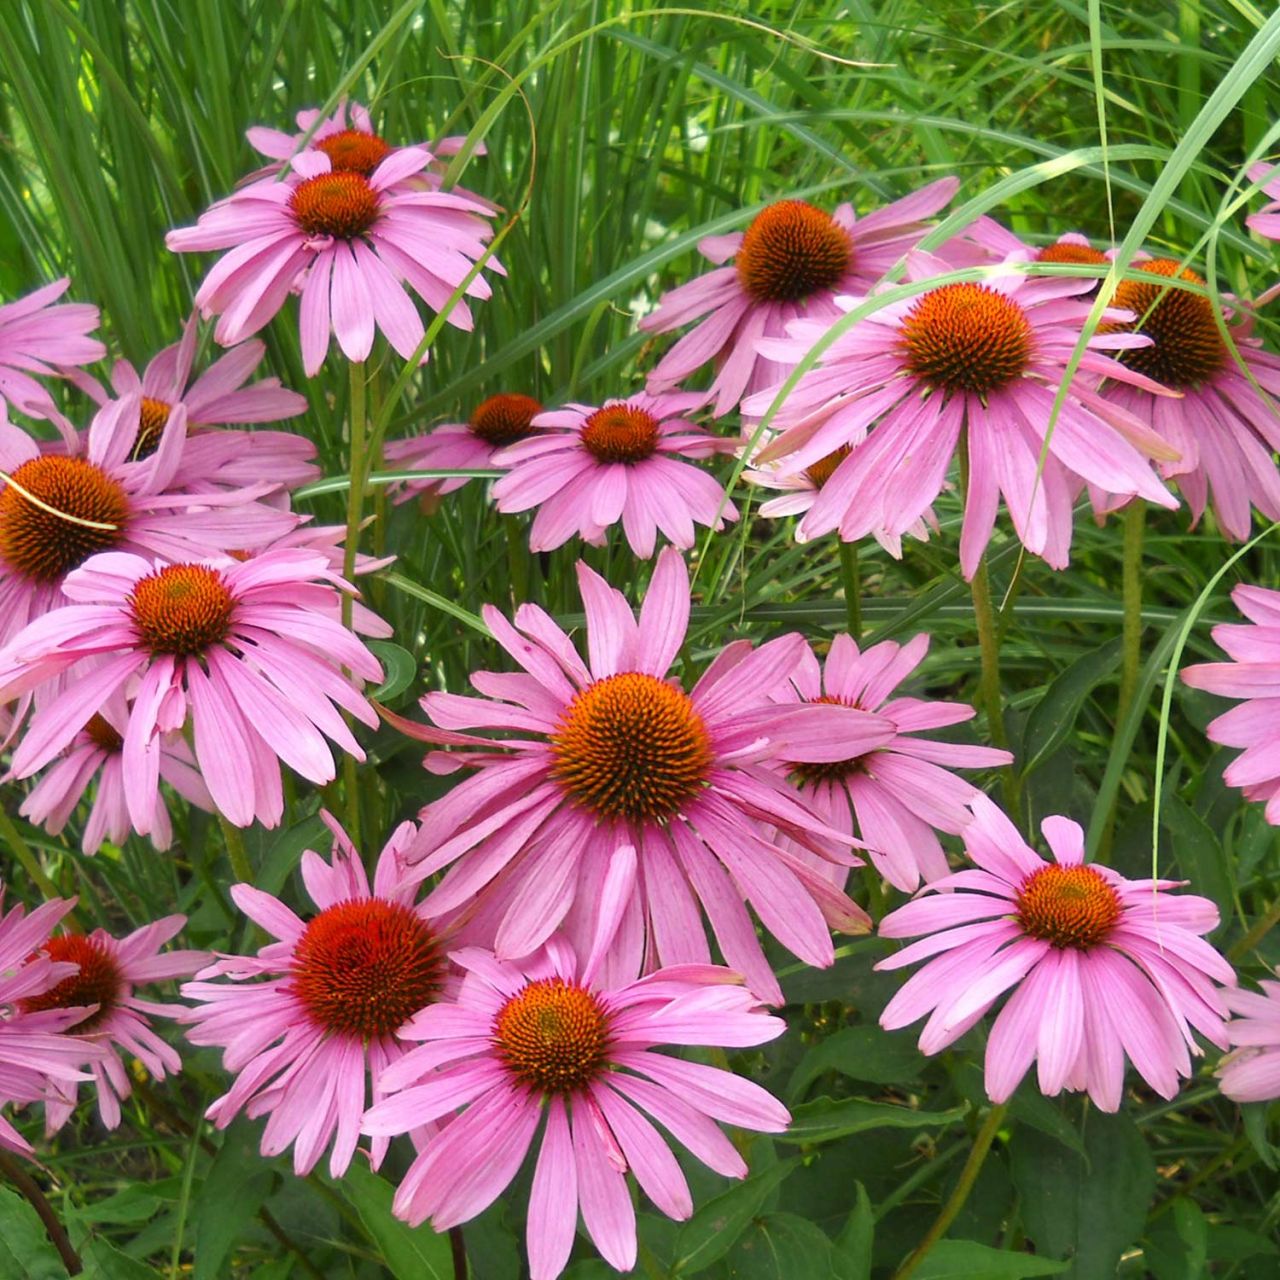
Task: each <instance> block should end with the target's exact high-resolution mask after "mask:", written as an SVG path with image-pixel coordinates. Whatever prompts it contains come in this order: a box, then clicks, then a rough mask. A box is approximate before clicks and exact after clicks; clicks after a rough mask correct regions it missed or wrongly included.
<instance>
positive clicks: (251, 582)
mask: <svg viewBox="0 0 1280 1280" xmlns="http://www.w3.org/2000/svg"><path fill="white" fill-rule="evenodd" d="M63 590H64V593H65V595H66V597H67V599H68V600H70V601H71V603H70V604H68V605H66V606H65V607H64V608H61V609H58V610H55V611H54V612H52V613H49V614H46V615H45V616H44V617H43V618H41V619H39V620H38V621H37V622H35V623H33V624H32V625H31V626H30V627H28V628H26V629H25V630H23V631H21V632H19V633H18V635H16V636H15V637H14V638H13V639H12V640H11V641H10V642H9V644H8V645H7V646H5V648H4V649H3V650H0V698H6V699H7V698H16V697H19V696H20V695H22V694H23V693H25V692H27V691H28V690H30V689H33V688H35V687H37V686H38V685H40V684H41V683H43V682H44V681H46V680H49V679H50V678H52V677H54V676H64V684H63V688H62V690H61V692H59V693H58V694H57V695H56V696H55V697H53V698H52V699H51V700H50V701H49V702H48V703H47V704H45V705H44V706H42V707H41V708H40V710H39V711H38V712H37V713H36V714H35V716H34V717H33V718H32V720H31V721H30V723H29V724H28V726H27V728H26V731H25V733H24V734H23V737H22V740H21V742H20V743H19V744H18V747H17V749H16V750H15V751H14V753H13V765H12V768H13V773H14V775H15V776H17V777H20V778H23V777H29V776H30V775H31V774H33V773H35V772H36V771H37V770H39V769H42V768H44V766H45V765H47V764H49V763H50V762H51V761H52V760H53V759H55V758H56V757H57V756H58V755H59V754H60V753H61V752H63V751H64V750H66V748H67V747H68V746H70V745H71V744H72V742H73V741H74V739H75V736H76V734H77V733H78V732H79V731H80V730H81V729H82V728H83V727H84V726H85V725H86V724H87V723H89V721H90V718H91V717H92V716H93V715H94V714H95V713H100V712H101V710H102V709H103V708H104V707H106V706H107V705H108V704H109V703H110V701H111V699H112V698H114V697H116V695H117V694H118V693H120V692H121V691H122V690H126V689H133V690H134V692H133V696H132V702H131V703H130V705H129V714H128V722H127V724H126V725H125V726H124V731H123V734H122V738H123V746H122V748H121V767H122V771H123V774H124V796H125V804H126V806H127V809H128V813H129V820H130V822H131V823H132V825H133V828H134V830H135V831H137V832H139V833H140V834H141V835H147V834H149V832H150V829H151V826H152V824H153V823H154V822H155V820H156V808H157V805H156V787H157V785H158V781H159V776H160V762H161V759H162V758H163V756H164V752H165V737H164V735H165V734H167V733H171V732H175V731H177V730H179V729H182V728H183V726H184V725H186V724H187V721H188V718H189V719H190V723H191V733H192V743H193V747H194V751H195V759H196V763H197V765H198V766H199V769H200V775H201V777H202V778H203V780H204V784H205V786H206V787H207V788H208V791H209V795H210V797H211V798H212V800H213V802H214V804H215V805H216V806H217V808H218V810H219V812H220V813H222V815H223V816H224V817H226V818H227V819H228V821H230V822H232V823H234V824H235V825H236V826H240V827H247V826H248V825H249V824H250V823H251V822H253V821H254V820H255V819H256V820H257V821H259V822H261V823H262V824H263V825H264V826H274V825H275V824H276V823H277V822H279V821H280V815H281V813H282V811H283V797H282V793H281V784H280V761H282V760H283V761H284V762H285V763H286V764H288V765H289V766H290V767H291V768H293V769H295V770H296V771H297V772H298V773H300V774H301V775H302V776H303V777H304V778H307V779H308V780H309V781H311V782H314V783H316V784H317V785H324V784H325V783H327V782H331V781H332V780H333V777H334V772H335V770H334V763H333V755H332V753H331V752H330V750H329V747H328V745H327V743H326V742H325V738H326V737H327V738H330V739H332V740H333V741H334V742H335V743H337V744H338V746H340V747H341V748H342V749H343V750H344V751H347V752H349V753H350V754H352V755H353V756H355V757H356V758H357V759H360V760H363V759H364V753H363V751H362V750H361V748H360V745H359V743H357V742H356V740H355V738H354V737H353V736H352V734H351V730H350V729H349V728H348V727H347V725H346V723H345V722H344V720H343V718H342V716H341V714H340V711H347V712H350V713H351V715H353V716H354V717H355V718H356V719H358V720H362V721H363V722H364V723H366V724H371V725H372V724H376V723H377V715H376V713H375V712H374V710H373V708H372V707H371V706H370V705H369V703H368V702H367V701H366V700H365V698H364V696H363V695H362V694H361V693H360V691H359V688H358V687H357V684H356V683H353V680H354V681H361V680H371V681H374V682H376V681H378V680H380V679H381V678H382V668H381V666H380V665H379V664H378V662H377V661H376V659H375V658H374V657H373V655H372V654H371V653H370V652H369V651H368V649H366V648H365V647H364V645H363V644H362V643H361V642H360V640H359V639H358V638H357V637H356V636H354V635H353V634H352V633H351V632H350V631H349V630H347V629H346V628H345V627H343V626H342V624H341V622H340V621H339V618H338V611H337V608H336V607H335V601H336V599H337V597H338V593H339V592H340V591H351V590H352V588H351V587H350V585H349V584H348V583H346V582H345V581H344V580H343V579H342V577H341V576H340V575H338V574H337V573H335V572H334V571H333V570H332V569H331V568H330V567H329V562H328V560H327V558H326V557H325V556H323V555H322V554H320V553H317V552H311V551H289V550H282V551H265V552H263V553H262V554H261V555H258V556H255V557H253V558H252V559H249V560H244V561H237V560H207V561H198V562H185V563H177V564H164V563H161V562H156V561H149V560H144V559H142V558H141V557H140V556H134V555H126V554H124V553H121V552H109V553H107V554H105V555H101V556H95V557H93V558H92V559H91V560H89V561H88V562H87V563H86V564H85V565H83V566H82V567H81V568H80V569H77V570H76V571H75V572H74V573H72V574H71V575H69V576H68V578H67V581H66V582H65V583H64V584H63ZM343 667H346V668H347V669H348V670H349V671H350V672H351V677H348V676H347V675H346V674H344V672H343V671H342V668H343Z"/></svg>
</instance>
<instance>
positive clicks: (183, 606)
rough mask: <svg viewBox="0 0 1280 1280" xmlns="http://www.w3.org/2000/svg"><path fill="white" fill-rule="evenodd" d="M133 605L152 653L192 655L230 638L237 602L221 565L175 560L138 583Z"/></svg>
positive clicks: (135, 619)
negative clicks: (218, 568) (228, 635)
mask: <svg viewBox="0 0 1280 1280" xmlns="http://www.w3.org/2000/svg"><path fill="white" fill-rule="evenodd" d="M129 607H130V612H131V613H132V616H133V623H134V625H135V626H136V627H137V628H138V634H139V636H140V637H141V639H142V640H143V642H144V643H145V644H146V645H147V647H148V648H149V649H150V650H151V652H152V653H154V654H172V655H174V656H175V657H192V656H193V655H195V654H199V653H204V651H205V650H206V649H209V648H211V647H212V646H213V645H216V644H220V643H221V642H222V641H223V640H225V639H226V637H227V634H228V632H229V631H230V630H231V623H232V620H233V619H234V617H235V608H236V602H235V598H234V597H233V596H232V594H231V592H230V591H229V590H228V589H227V584H226V582H225V581H224V579H223V577H222V574H220V573H219V572H218V570H217V569H213V568H210V567H209V566H208V565H203V564H171V565H166V566H165V567H164V568H163V569H158V570H157V571H156V572H155V573H152V574H148V575H147V576H146V577H145V578H139V579H138V581H137V582H136V583H134V586H133V590H132V591H131V592H130V593H129Z"/></svg>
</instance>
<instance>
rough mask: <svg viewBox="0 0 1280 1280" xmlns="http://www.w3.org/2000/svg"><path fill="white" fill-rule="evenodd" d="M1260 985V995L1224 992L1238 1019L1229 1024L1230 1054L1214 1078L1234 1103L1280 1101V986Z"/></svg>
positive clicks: (1267, 982) (1268, 981)
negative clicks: (1277, 1099)
mask: <svg viewBox="0 0 1280 1280" xmlns="http://www.w3.org/2000/svg"><path fill="white" fill-rule="evenodd" d="M1259 985H1260V986H1261V987H1262V991H1261V992H1257V991H1245V990H1244V989H1243V988H1237V989H1236V990H1234V991H1224V992H1223V999H1224V1000H1225V1001H1226V1004H1227V1007H1228V1008H1229V1009H1230V1010H1231V1012H1232V1013H1234V1014H1235V1015H1236V1016H1235V1017H1234V1018H1232V1019H1231V1021H1230V1022H1228V1023H1227V1039H1228V1040H1229V1041H1230V1042H1231V1052H1230V1053H1229V1054H1227V1056H1226V1057H1225V1058H1223V1059H1222V1061H1221V1062H1220V1063H1218V1066H1217V1069H1216V1071H1215V1072H1214V1074H1215V1075H1216V1076H1217V1077H1218V1078H1219V1079H1220V1080H1221V1082H1222V1084H1221V1088H1222V1092H1223V1093H1225V1094H1226V1095H1227V1097H1228V1098H1230V1099H1232V1101H1234V1102H1269V1101H1270V1100H1271V1099H1272V1098H1280V982H1276V981H1274V980H1273V979H1270V978H1264V979H1263V980H1262V982H1261V983H1260V984H1259Z"/></svg>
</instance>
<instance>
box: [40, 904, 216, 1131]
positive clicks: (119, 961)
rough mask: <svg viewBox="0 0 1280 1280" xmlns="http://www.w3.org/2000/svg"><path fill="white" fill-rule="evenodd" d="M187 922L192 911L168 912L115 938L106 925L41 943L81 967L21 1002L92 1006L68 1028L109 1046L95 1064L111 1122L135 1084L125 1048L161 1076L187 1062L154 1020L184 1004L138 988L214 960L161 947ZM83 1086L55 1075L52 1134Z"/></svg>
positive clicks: (48, 1104) (105, 1117) (49, 1119)
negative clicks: (144, 995) (143, 995)
mask: <svg viewBox="0 0 1280 1280" xmlns="http://www.w3.org/2000/svg"><path fill="white" fill-rule="evenodd" d="M186 923H187V918H186V916H165V917H164V918H163V919H162V920H156V921H153V922H152V923H151V924H146V925H143V926H142V927H141V928H140V929H135V930H134V931H133V932H132V933H130V934H127V935H126V936H125V937H123V938H113V937H112V936H111V934H109V933H108V932H107V931H106V930H105V929H95V930H94V931H93V932H92V933H90V934H82V933H62V934H59V935H58V936H57V937H54V938H50V939H49V941H48V942H46V943H45V944H44V947H43V948H42V950H43V951H44V953H45V954H46V955H47V956H48V957H49V958H50V959H51V960H54V961H56V962H59V963H65V964H70V965H75V966H77V969H76V971H75V972H74V973H72V974H70V975H68V976H67V977H65V978H63V979H62V981H60V982H59V983H58V984H57V986H55V987H51V988H50V989H49V990H48V991H43V992H40V993H39V994H37V995H32V996H28V997H27V998H26V999H24V1000H22V1001H20V1002H19V1006H18V1007H19V1009H20V1010H21V1011H22V1013H24V1014H33V1013H44V1012H46V1011H49V1010H55V1009H71V1008H74V1009H81V1010H83V1009H85V1008H89V1007H92V1008H93V1012H92V1013H90V1014H89V1015H88V1016H87V1017H83V1018H81V1019H80V1020H79V1021H77V1022H75V1023H74V1024H73V1025H72V1026H70V1027H68V1028H67V1030H65V1031H63V1032H62V1035H63V1036H64V1037H66V1038H68V1039H72V1040H76V1041H79V1042H81V1043H82V1044H84V1045H87V1046H93V1047H98V1048H100V1049H101V1050H102V1053H103V1056H102V1057H100V1058H95V1059H94V1060H93V1061H91V1062H90V1064H89V1067H90V1070H91V1071H92V1072H93V1080H94V1083H95V1085H96V1086H97V1096H98V1114H99V1115H100V1116H101V1117H102V1123H103V1124H104V1125H106V1127H107V1128H108V1129H114V1128H116V1127H117V1126H118V1125H119V1123H120V1102H121V1100H122V1099H124V1098H127V1097H128V1096H129V1095H130V1094H131V1093H132V1092H133V1085H132V1084H131V1083H130V1080H129V1072H128V1070H127V1069H126V1067H125V1060H124V1058H122V1057H121V1050H123V1051H124V1053H125V1054H127V1055H128V1056H129V1058H131V1059H132V1058H136V1059H137V1060H138V1061H139V1062H140V1063H141V1064H142V1065H143V1067H145V1068H146V1070H147V1073H148V1074H149V1075H150V1076H151V1078H152V1079H154V1080H163V1079H164V1078H165V1076H166V1074H169V1075H172V1074H173V1073H175V1072H177V1071H180V1070H181V1069H182V1059H181V1058H180V1057H179V1056H178V1054H177V1052H176V1051H175V1050H174V1048H173V1046H172V1045H170V1044H168V1043H166V1042H165V1041H164V1040H162V1039H161V1038H160V1037H159V1036H158V1035H157V1034H156V1033H155V1031H154V1030H153V1029H152V1026H151V1019H152V1018H153V1017H162V1018H171V1017H174V1016H175V1014H177V1013H178V1012H179V1010H180V1009H181V1006H180V1005H165V1004H157V1003H156V1002H155V1001H152V1000H143V999H140V998H139V997H138V996H137V995H136V994H135V992H134V988H135V987H136V986H138V985H140V984H142V983H148V982H163V981H164V980H165V979H167V978H186V977H190V975H191V974H193V973H195V971H196V970H197V969H199V968H200V967H201V966H202V965H204V964H205V963H206V962H207V961H208V959H209V954H208V952H205V951H165V952H162V951H161V950H160V948H161V947H162V946H164V944H165V943H166V942H168V941H169V940H170V939H171V938H173V937H174V936H175V935H176V934H177V933H179V932H180V931H181V929H182V927H183V926H184V925H185V924H186ZM77 1091H78V1085H77V1082H76V1081H74V1080H72V1081H57V1082H55V1083H54V1091H53V1096H51V1097H46V1098H45V1100H44V1115H45V1132H46V1134H50V1135H52V1134H54V1133H56V1132H57V1131H58V1130H59V1129H61V1128H62V1126H63V1125H64V1124H66V1122H67V1121H68V1120H69V1119H70V1118H71V1114H72V1112H73V1111H74V1110H75V1105H76V1095H77Z"/></svg>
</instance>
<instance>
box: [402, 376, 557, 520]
mask: <svg viewBox="0 0 1280 1280" xmlns="http://www.w3.org/2000/svg"><path fill="white" fill-rule="evenodd" d="M541 412H542V405H541V404H539V403H538V401H537V400H535V399H534V398H533V397H532V396H526V395H521V394H519V393H516V392H499V393H498V394H497V395H496V396H490V397H489V398H488V399H487V400H483V401H481V403H480V404H478V405H477V406H476V408H475V410H474V411H473V412H472V414H471V417H469V418H468V419H467V421H466V422H446V423H443V424H442V425H440V426H438V427H435V428H434V429H432V430H431V431H429V432H428V433H427V434H426V435H425V436H412V437H410V438H409V439H408V440H393V441H392V442H391V443H390V444H388V445H387V446H386V447H385V448H384V449H383V451H382V454H383V457H385V458H386V460H387V462H388V464H389V465H390V466H393V467H397V468H399V467H403V468H404V469H405V470H406V471H409V470H422V471H434V470H440V471H487V470H490V469H498V468H499V466H500V464H499V463H497V462H496V461H495V460H494V455H495V454H497V453H498V452H499V451H500V450H502V449H505V448H506V447H507V446H508V445H512V444H515V443H516V442H517V441H518V440H524V439H525V438H526V437H528V436H533V435H537V434H538V433H537V429H536V428H535V427H534V426H533V420H534V418H535V417H536V416H537V415H538V414H540V413H541ZM466 483H467V478H466V477H465V476H455V477H453V478H445V479H439V480H409V481H406V482H405V484H404V485H402V486H397V488H399V490H400V492H399V493H398V494H397V496H396V501H397V502H407V501H408V500H409V499H410V498H417V497H420V498H423V499H425V500H427V501H428V502H430V501H434V500H435V499H436V498H439V497H442V496H443V495H444V494H446V493H454V492H455V491H456V490H458V489H461V488H462V486H463V485H464V484H466Z"/></svg>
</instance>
